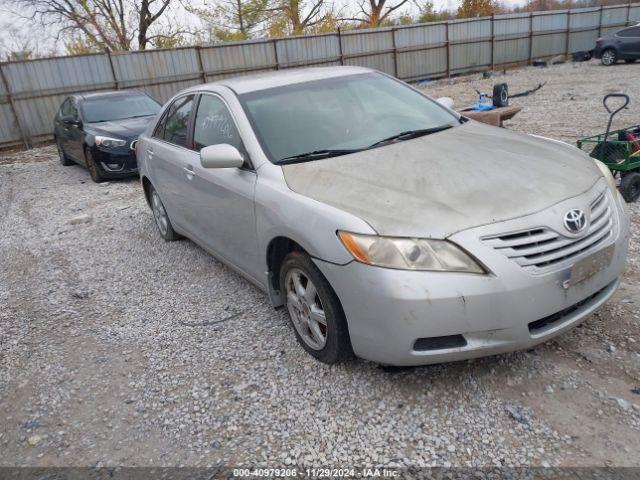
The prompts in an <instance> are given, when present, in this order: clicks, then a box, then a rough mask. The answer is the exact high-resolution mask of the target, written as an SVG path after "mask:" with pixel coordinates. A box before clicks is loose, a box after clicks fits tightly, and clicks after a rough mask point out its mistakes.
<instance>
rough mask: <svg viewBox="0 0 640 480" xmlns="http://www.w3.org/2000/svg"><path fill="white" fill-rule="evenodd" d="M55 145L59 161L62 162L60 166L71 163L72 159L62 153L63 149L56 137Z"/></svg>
mask: <svg viewBox="0 0 640 480" xmlns="http://www.w3.org/2000/svg"><path fill="white" fill-rule="evenodd" d="M56 147H57V149H58V158H59V159H60V163H61V164H62V166H64V167H68V166H70V165H73V160H71V159H70V158H69V157H67V155H66V154H65V153H64V149H63V148H62V145H61V144H60V140H58V139H56Z"/></svg>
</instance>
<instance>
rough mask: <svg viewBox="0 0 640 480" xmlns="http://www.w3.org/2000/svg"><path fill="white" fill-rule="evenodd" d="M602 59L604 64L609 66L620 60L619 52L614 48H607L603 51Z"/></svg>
mask: <svg viewBox="0 0 640 480" xmlns="http://www.w3.org/2000/svg"><path fill="white" fill-rule="evenodd" d="M600 61H601V62H602V64H603V65H604V66H606V67H609V66H611V65H613V64H614V63H616V62H617V61H618V53H617V52H616V51H615V50H614V49H613V48H607V49H606V50H605V51H604V52H602V57H601V58H600Z"/></svg>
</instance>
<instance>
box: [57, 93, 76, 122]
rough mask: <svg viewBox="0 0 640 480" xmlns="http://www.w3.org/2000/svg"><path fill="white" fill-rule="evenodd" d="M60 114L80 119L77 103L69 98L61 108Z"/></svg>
mask: <svg viewBox="0 0 640 480" xmlns="http://www.w3.org/2000/svg"><path fill="white" fill-rule="evenodd" d="M60 114H61V116H63V117H73V118H78V110H77V108H76V106H75V102H74V101H73V99H72V98H71V97H69V98H67V99H66V100H65V101H64V102H63V103H62V106H61V107H60Z"/></svg>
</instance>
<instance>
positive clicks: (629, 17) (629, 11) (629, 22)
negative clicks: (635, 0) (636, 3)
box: [626, 0, 632, 27]
mask: <svg viewBox="0 0 640 480" xmlns="http://www.w3.org/2000/svg"><path fill="white" fill-rule="evenodd" d="M631 1H632V0H629V3H627V23H626V26H627V27H628V26H629V25H631Z"/></svg>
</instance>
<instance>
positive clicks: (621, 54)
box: [593, 24, 640, 66]
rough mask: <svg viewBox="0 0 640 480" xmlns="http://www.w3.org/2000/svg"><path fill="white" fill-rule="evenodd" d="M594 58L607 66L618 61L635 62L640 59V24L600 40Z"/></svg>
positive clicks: (597, 42)
mask: <svg viewBox="0 0 640 480" xmlns="http://www.w3.org/2000/svg"><path fill="white" fill-rule="evenodd" d="M593 56H594V57H596V58H599V59H600V61H601V62H602V64H603V65H606V66H609V65H613V64H614V63H616V62H617V61H618V60H624V61H625V62H627V63H632V62H635V61H636V60H637V59H639V58H640V24H638V25H635V26H633V27H628V28H623V29H622V30H618V31H617V32H615V33H610V34H609V35H605V36H604V37H602V38H598V39H597V40H596V48H595V49H594V50H593Z"/></svg>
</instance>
